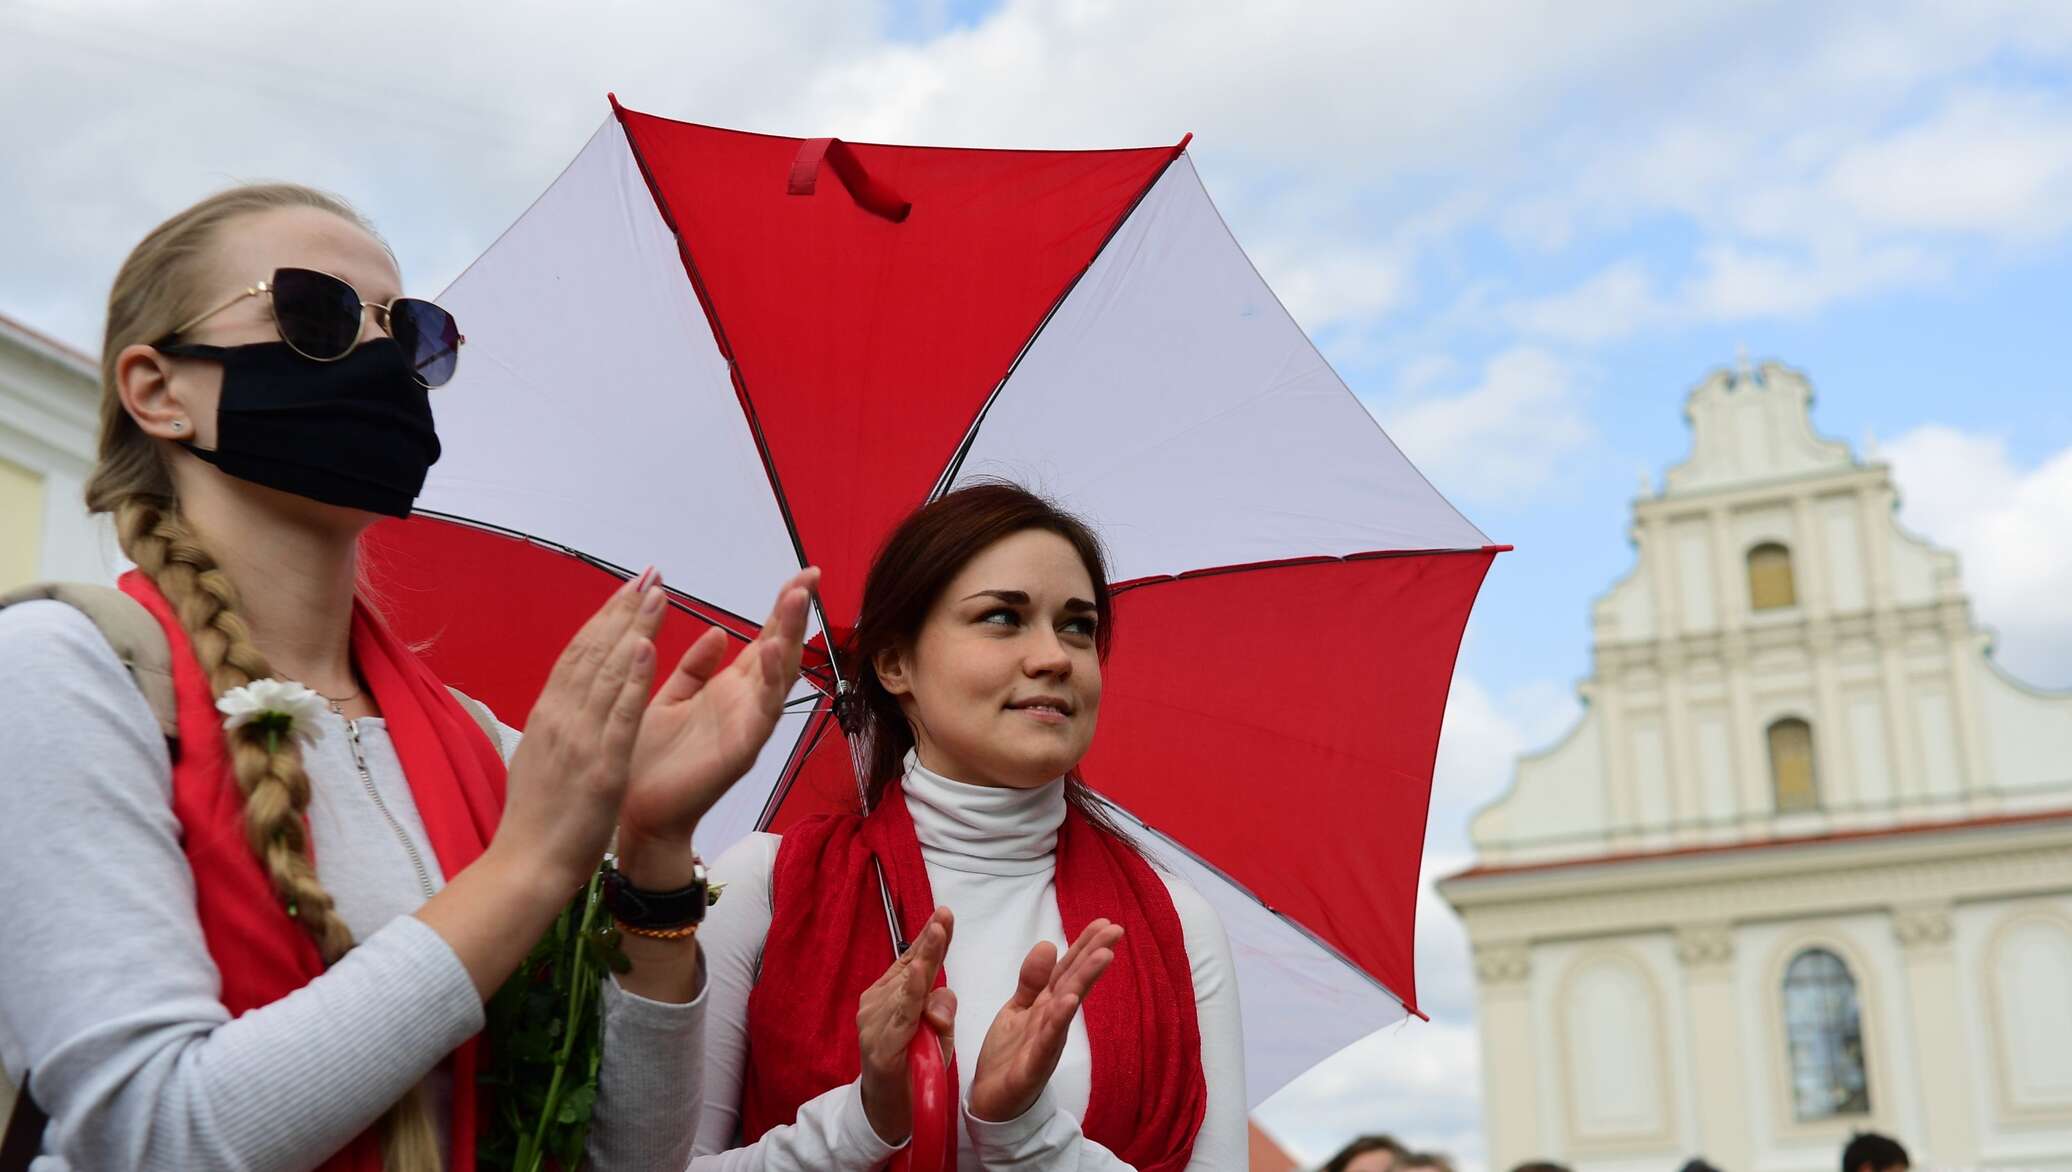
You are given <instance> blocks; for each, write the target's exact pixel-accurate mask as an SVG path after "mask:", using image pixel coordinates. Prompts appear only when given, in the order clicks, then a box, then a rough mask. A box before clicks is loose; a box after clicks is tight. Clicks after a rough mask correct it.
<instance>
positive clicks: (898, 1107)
mask: <svg viewBox="0 0 2072 1172" xmlns="http://www.w3.org/2000/svg"><path fill="white" fill-rule="evenodd" d="M954 926H955V925H954V922H953V920H952V918H951V916H950V909H948V908H946V907H939V908H936V909H935V914H934V915H932V916H929V917H928V923H927V924H926V925H925V926H923V927H922V929H921V934H920V935H919V936H916V937H914V942H913V943H912V944H910V945H908V946H907V950H906V951H905V952H904V953H902V954H901V955H900V957H899V959H898V960H895V961H893V962H892V967H891V968H889V969H886V970H885V975H884V976H881V977H879V978H878V979H877V981H876V982H874V983H873V984H872V985H871V987H870V988H868V989H865V990H864V991H863V996H862V997H860V998H858V999H857V1007H856V1043H857V1048H858V1050H860V1051H861V1052H862V1057H863V1113H864V1115H866V1116H867V1117H868V1118H869V1119H870V1123H871V1130H872V1131H875V1132H877V1133H878V1138H879V1139H882V1140H884V1141H885V1142H886V1143H887V1144H902V1143H905V1142H906V1140H907V1136H908V1135H909V1134H911V1133H912V1131H913V1127H914V1122H913V1101H912V1100H913V1093H912V1088H911V1087H909V1086H908V1085H907V1045H908V1044H909V1043H910V1042H912V1041H913V1040H914V1031H915V1030H916V1029H918V1028H919V1027H920V1023H921V1022H922V1020H923V1019H925V1020H926V1021H927V1022H928V1024H929V1025H931V1026H933V1027H934V1028H935V1032H936V1033H937V1034H939V1035H941V1036H942V1040H943V1051H944V1057H945V1058H946V1060H947V1061H949V1062H952V1063H954V1062H955V1061H956V1054H955V1051H954V1050H953V1048H952V1038H953V1037H954V1034H953V1031H954V1030H955V1028H956V1025H957V995H956V994H955V993H952V992H950V991H949V989H948V988H941V989H938V988H935V975H936V974H937V973H939V972H941V971H942V961H943V957H944V956H946V955H948V953H949V951H950V930H951V928H953V927H954Z"/></svg>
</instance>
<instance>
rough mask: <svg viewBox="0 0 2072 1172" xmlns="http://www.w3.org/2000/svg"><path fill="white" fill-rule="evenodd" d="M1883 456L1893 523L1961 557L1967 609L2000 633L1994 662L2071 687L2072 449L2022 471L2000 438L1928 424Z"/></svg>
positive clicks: (2034, 679)
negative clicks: (1892, 494)
mask: <svg viewBox="0 0 2072 1172" xmlns="http://www.w3.org/2000/svg"><path fill="white" fill-rule="evenodd" d="M1881 455H1882V456H1883V457H1884V458H1885V459H1887V460H1889V461H1890V462H1891V464H1892V474H1893V477H1894V479H1895V480H1896V481H1897V482H1898V485H1899V492H1900V512H1899V517H1900V520H1901V521H1902V522H1903V523H1904V524H1905V525H1906V526H1907V527H1908V528H1909V529H1912V530H1913V531H1915V532H1917V533H1919V534H1921V535H1922V536H1924V537H1927V538H1928V539H1929V540H1931V541H1934V542H1935V543H1936V544H1938V545H1941V546H1945V547H1947V548H1950V549H1954V550H1956V551H1957V553H1958V555H1959V556H1960V557H1961V558H1962V559H1963V561H1962V568H1963V573H1964V586H1965V589H1966V590H1968V591H1969V592H1970V594H1971V598H1972V603H1973V610H1974V612H1975V613H1976V615H1977V617H1978V619H1979V621H1980V622H1982V623H1984V624H1986V625H1987V626H1990V627H1992V628H1994V630H1995V631H1996V632H1997V634H1998V639H1997V640H1996V649H1995V652H1994V654H1995V657H1996V658H1997V659H1998V660H1999V661H2000V663H2001V664H2002V665H2004V666H2005V667H2007V668H2008V670H2009V671H2011V672H2013V673H2014V674H2015V675H2017V676H2018V677H2021V678H2023V679H2025V680H2028V681H2030V682H2032V683H2036V684H2040V685H2045V686H2051V687H2066V686H2072V607H2068V606H2067V605H2066V604H2065V600H2066V599H2067V598H2072V541H2068V540H2067V539H2066V535H2067V534H2072V448H2067V449H2064V450H2062V451H2059V452H2058V453H2057V454H2055V455H2053V456H2051V457H2050V458H2048V459H2046V460H2044V461H2043V462H2041V463H2040V464H2038V465H2036V466H2035V467H2033V468H2023V467H2020V466H2019V465H2017V464H2016V463H2015V461H2014V460H2013V459H2012V458H2011V457H2010V456H2009V454H2008V451H2007V442H2006V440H2005V439H2004V438H2002V437H2000V436H1994V435H1981V434H1977V433H1974V432H1966V431H1962V430H1959V429H1957V428H1953V427H1948V426H1944V425H1941V424H1929V425H1926V426H1923V427H1917V428H1915V429H1914V430H1912V431H1909V432H1907V433H1906V434H1905V435H1903V436H1900V437H1899V438H1898V439H1896V440H1894V441H1892V442H1891V443H1889V444H1886V445H1884V447H1883V451H1882V453H1881Z"/></svg>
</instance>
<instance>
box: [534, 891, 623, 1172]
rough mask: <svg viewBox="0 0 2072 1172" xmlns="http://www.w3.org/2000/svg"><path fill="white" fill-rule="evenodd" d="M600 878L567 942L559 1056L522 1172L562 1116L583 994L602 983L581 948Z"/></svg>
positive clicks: (539, 1152)
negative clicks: (563, 1093) (550, 1126)
mask: <svg viewBox="0 0 2072 1172" xmlns="http://www.w3.org/2000/svg"><path fill="white" fill-rule="evenodd" d="M603 876H604V872H602V871H597V872H593V873H592V874H591V876H590V885H589V886H588V887H587V888H585V889H584V892H583V919H582V922H581V923H580V924H579V925H578V926H577V927H576V932H575V935H574V936H573V937H571V938H570V940H569V947H570V950H571V951H572V952H573V954H574V955H573V956H572V958H571V961H572V963H573V965H574V968H573V970H572V971H571V973H570V982H571V983H570V985H569V991H568V1018H567V1020H566V1021H564V1022H563V1023H562V1026H561V1054H560V1056H559V1057H557V1058H556V1059H555V1060H554V1079H553V1081H552V1082H549V1083H548V1084H547V1101H546V1103H545V1104H544V1105H543V1106H542V1107H541V1108H540V1118H539V1122H538V1123H537V1124H536V1125H535V1126H534V1128H533V1133H532V1139H531V1140H530V1141H529V1142H528V1143H527V1145H526V1147H527V1149H529V1150H526V1151H521V1152H520V1153H519V1167H520V1168H521V1169H523V1170H524V1172H535V1170H537V1169H538V1168H539V1166H540V1162H541V1161H542V1160H544V1159H545V1158H546V1153H545V1151H544V1150H542V1145H544V1144H545V1143H546V1139H547V1124H548V1123H550V1122H552V1121H553V1119H554V1118H555V1116H557V1115H559V1114H560V1113H561V1080H562V1077H563V1076H564V1075H566V1074H567V1073H568V1060H569V1057H570V1055H571V1054H573V1053H574V1051H575V1045H576V1033H577V1030H576V1026H577V1024H578V1023H579V1022H581V1021H582V1020H583V1019H582V1014H583V1012H584V1010H585V1008H586V1006H585V1004H584V1003H585V1002H586V1001H587V1000H588V999H589V998H588V997H587V996H586V994H588V992H589V991H590V989H591V988H593V987H594V986H595V985H596V984H597V982H598V981H599V980H601V979H602V978H601V977H596V976H593V975H592V974H591V972H590V967H591V963H592V962H591V959H590V950H589V949H587V948H585V947H583V943H584V941H585V940H586V939H587V938H588V937H589V935H590V925H591V924H592V923H594V922H595V921H596V919H597V908H598V905H599V903H600V902H601V901H600V900H599V899H598V898H597V890H598V883H599V881H600V880H601V879H602V878H603ZM527 1156H530V1157H531V1160H530V1162H527V1160H526V1157H527Z"/></svg>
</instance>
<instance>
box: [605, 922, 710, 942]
mask: <svg viewBox="0 0 2072 1172" xmlns="http://www.w3.org/2000/svg"><path fill="white" fill-rule="evenodd" d="M612 922H613V923H615V924H617V925H618V926H619V931H621V932H624V933H625V934H627V935H628V936H639V937H641V938H642V939H646V940H682V939H684V938H686V937H689V936H696V935H697V934H698V925H697V923H696V922H692V923H689V924H680V925H678V926H677V927H674V928H636V927H634V926H633V925H631V924H628V923H627V922H625V921H624V920H618V919H615V920H613V921H612Z"/></svg>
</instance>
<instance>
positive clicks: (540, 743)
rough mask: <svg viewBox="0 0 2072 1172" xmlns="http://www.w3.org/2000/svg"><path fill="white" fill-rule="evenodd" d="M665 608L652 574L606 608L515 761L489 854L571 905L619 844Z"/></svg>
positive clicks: (532, 722) (579, 635) (557, 677)
mask: <svg viewBox="0 0 2072 1172" xmlns="http://www.w3.org/2000/svg"><path fill="white" fill-rule="evenodd" d="M665 602H666V599H665V598H664V593H663V590H662V586H661V582H660V576H659V575H657V574H656V573H655V572H654V571H653V570H649V571H647V572H646V573H643V574H642V575H641V576H640V577H639V578H638V579H636V580H634V581H631V582H628V583H626V584H625V585H623V586H621V587H620V588H619V589H618V590H617V591H616V592H614V593H613V594H612V596H611V597H610V598H609V599H607V600H605V603H604V605H603V606H602V607H601V608H599V609H598V611H597V613H596V614H595V615H592V616H591V618H590V621H589V622H587V623H585V624H583V628H582V630H580V631H577V632H576V635H575V638H573V639H570V640H569V642H568V646H567V648H566V649H564V650H563V651H562V653H561V658H560V659H559V660H557V661H556V662H555V664H554V670H553V673H552V674H550V675H549V676H548V677H547V684H546V686H545V687H544V688H542V689H541V690H540V697H539V700H538V701H537V702H536V703H535V704H534V705H533V708H532V715H531V716H529V717H527V718H526V721H525V739H524V740H521V741H520V742H518V752H517V753H516V754H515V755H513V756H512V758H511V767H510V770H509V773H508V775H507V780H506V783H505V796H504V813H503V819H502V821H500V822H499V823H498V824H497V828H496V837H495V839H494V840H493V841H492V842H491V844H490V847H489V851H490V853H492V854H496V855H499V856H501V857H504V858H507V859H511V860H517V861H519V863H520V865H522V866H525V867H532V868H539V869H540V870H539V873H540V874H541V875H542V876H543V877H544V878H546V879H548V880H549V881H551V884H552V886H553V887H554V888H555V889H556V890H559V891H561V892H562V894H561V896H560V898H561V900H562V901H564V902H565V901H566V899H567V897H568V893H570V892H573V891H574V890H575V889H576V888H577V887H579V886H581V885H582V884H583V883H585V882H587V881H588V880H589V878H590V875H591V873H592V872H593V871H595V870H596V869H597V861H598V860H599V859H600V858H602V857H604V849H605V846H606V845H607V844H608V843H609V842H610V841H611V834H612V828H613V826H614V825H615V824H616V822H617V820H618V814H619V799H620V797H621V796H622V795H623V794H624V793H625V790H626V778H627V763H628V761H629V759H630V757H631V755H632V752H633V741H634V737H635V735H636V734H637V733H638V732H639V731H640V719H641V714H642V713H643V712H644V711H645V710H646V707H647V700H648V689H649V686H650V685H651V684H652V683H653V681H654V676H655V644H654V634H655V631H656V630H657V629H658V628H659V627H660V626H661V623H662V615H663V611H664V610H665V606H664V603H665ZM557 907H558V904H557Z"/></svg>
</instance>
